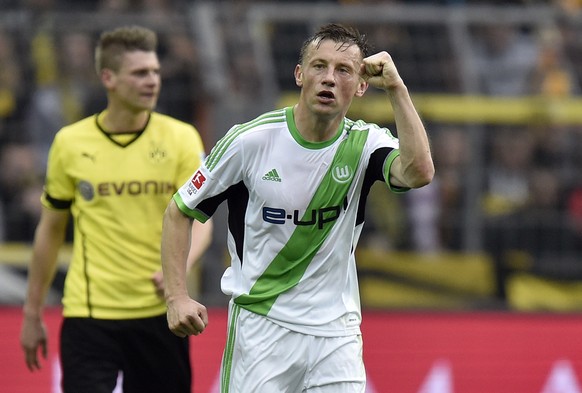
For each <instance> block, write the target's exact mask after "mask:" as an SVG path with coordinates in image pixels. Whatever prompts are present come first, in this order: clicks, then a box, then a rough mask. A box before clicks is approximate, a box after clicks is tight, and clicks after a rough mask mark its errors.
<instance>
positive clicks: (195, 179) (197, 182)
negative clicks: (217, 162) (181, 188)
mask: <svg viewBox="0 0 582 393" xmlns="http://www.w3.org/2000/svg"><path fill="white" fill-rule="evenodd" d="M205 181H206V177H205V176H204V175H203V174H202V172H200V170H198V171H196V173H195V174H194V176H192V180H191V182H192V184H193V185H194V187H196V189H197V190H199V189H200V187H202V185H203V184H204V182H205Z"/></svg>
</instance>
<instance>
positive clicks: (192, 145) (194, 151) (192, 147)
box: [176, 127, 206, 187]
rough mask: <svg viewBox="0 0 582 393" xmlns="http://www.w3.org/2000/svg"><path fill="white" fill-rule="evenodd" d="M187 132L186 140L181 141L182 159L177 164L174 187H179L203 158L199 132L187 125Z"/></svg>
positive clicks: (203, 153) (204, 153) (204, 154)
mask: <svg viewBox="0 0 582 393" xmlns="http://www.w3.org/2000/svg"><path fill="white" fill-rule="evenodd" d="M189 131H190V132H187V140H184V141H182V142H183V143H182V144H181V145H182V146H181V147H182V155H183V157H182V159H181V160H180V163H179V165H178V171H177V176H178V177H177V179H176V187H180V186H181V185H182V184H184V182H186V180H188V178H189V177H190V176H191V175H192V172H193V171H195V170H196V169H198V168H199V167H200V166H201V165H202V162H203V161H204V158H205V157H206V152H205V150H204V144H203V143H202V138H201V137H200V133H199V132H198V130H196V128H194V127H189Z"/></svg>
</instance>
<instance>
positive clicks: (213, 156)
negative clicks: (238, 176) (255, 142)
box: [206, 109, 287, 171]
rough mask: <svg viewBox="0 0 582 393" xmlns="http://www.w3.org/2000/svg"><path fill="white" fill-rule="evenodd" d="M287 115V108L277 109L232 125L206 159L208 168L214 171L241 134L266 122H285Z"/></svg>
mask: <svg viewBox="0 0 582 393" xmlns="http://www.w3.org/2000/svg"><path fill="white" fill-rule="evenodd" d="M286 121H287V120H286V117H285V109H277V110H274V111H271V112H267V113H265V114H263V115H261V116H259V117H257V118H256V119H254V120H251V121H249V122H247V123H244V124H239V125H236V126H234V127H232V128H231V129H230V130H229V131H228V132H227V133H226V135H225V136H224V137H223V138H222V139H221V140H220V141H218V142H217V144H216V146H214V148H213V149H212V151H211V152H210V154H209V155H208V158H207V160H206V166H207V168H208V170H210V171H212V169H213V168H214V167H215V166H216V164H217V163H218V162H219V161H220V159H221V158H222V156H223V155H224V152H225V151H226V150H227V149H228V147H229V146H230V145H231V143H232V142H233V141H234V140H235V139H236V138H237V137H239V136H240V135H242V134H244V133H245V132H248V131H250V130H253V129H256V128H257V127H261V126H263V125H265V124H273V123H284V122H286Z"/></svg>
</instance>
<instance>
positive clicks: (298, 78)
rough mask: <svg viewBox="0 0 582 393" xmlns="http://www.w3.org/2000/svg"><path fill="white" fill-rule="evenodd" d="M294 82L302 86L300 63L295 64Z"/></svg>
mask: <svg viewBox="0 0 582 393" xmlns="http://www.w3.org/2000/svg"><path fill="white" fill-rule="evenodd" d="M294 74H295V84H296V85H297V86H299V87H302V86H303V71H301V65H300V64H297V65H296V66H295V72H294Z"/></svg>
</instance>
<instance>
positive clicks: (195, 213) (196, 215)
mask: <svg viewBox="0 0 582 393" xmlns="http://www.w3.org/2000/svg"><path fill="white" fill-rule="evenodd" d="M173 199H174V202H176V205H178V209H180V211H181V212H182V213H184V214H185V215H187V216H188V217H190V218H193V219H195V220H197V221H200V222H201V223H205V222H206V221H208V218H209V217H208V216H207V215H206V214H204V213H202V212H201V211H200V210H196V209H195V210H192V209H190V208H189V207H188V206H186V204H185V203H184V201H183V200H182V197H181V196H180V194H179V193H178V192H176V193H175V194H174V196H173Z"/></svg>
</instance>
